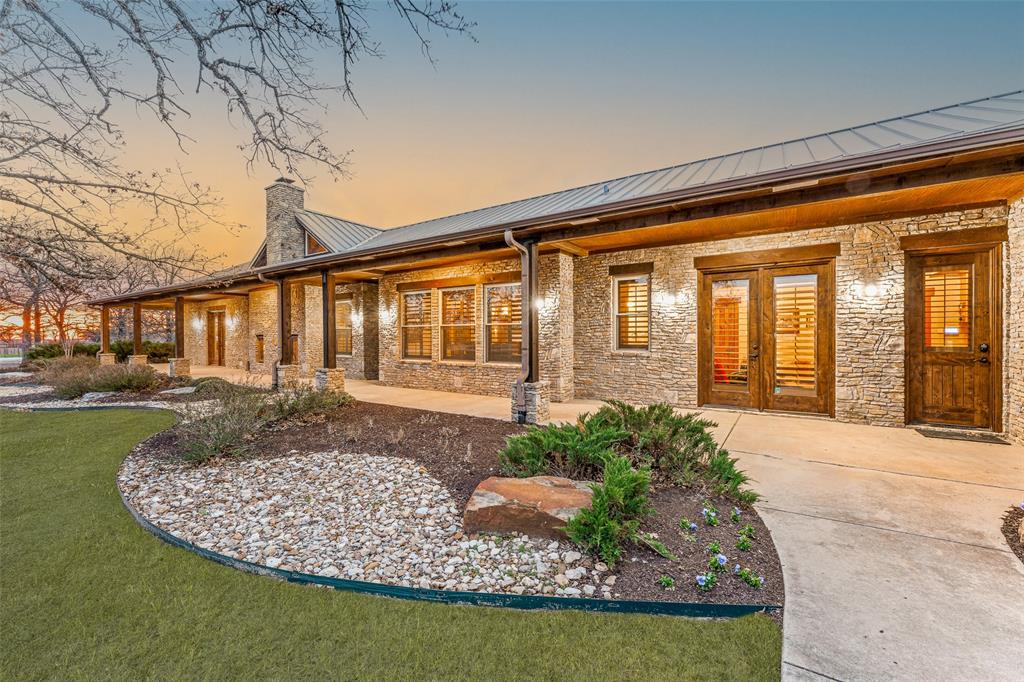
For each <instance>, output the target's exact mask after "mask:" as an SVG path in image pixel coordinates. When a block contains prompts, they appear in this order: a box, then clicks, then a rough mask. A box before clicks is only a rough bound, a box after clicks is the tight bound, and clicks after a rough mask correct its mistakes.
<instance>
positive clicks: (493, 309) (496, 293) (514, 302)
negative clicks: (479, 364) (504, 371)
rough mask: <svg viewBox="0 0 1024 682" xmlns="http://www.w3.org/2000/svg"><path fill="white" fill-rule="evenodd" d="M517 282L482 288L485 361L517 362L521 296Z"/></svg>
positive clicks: (521, 340) (520, 328)
mask: <svg viewBox="0 0 1024 682" xmlns="http://www.w3.org/2000/svg"><path fill="white" fill-rule="evenodd" d="M521 294H522V292H521V291H520V286H519V285H518V284H498V285H493V286H488V287H486V288H485V289H484V299H485V301H486V305H485V307H484V308H485V309H484V314H485V331H484V333H485V335H486V342H487V361H488V362H519V360H520V358H521V357H522V347H523V327H522V320H523V300H522V295H521Z"/></svg>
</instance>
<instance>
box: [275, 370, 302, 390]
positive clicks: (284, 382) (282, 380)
mask: <svg viewBox="0 0 1024 682" xmlns="http://www.w3.org/2000/svg"><path fill="white" fill-rule="evenodd" d="M274 372H275V376H274V386H276V387H277V388H282V387H287V386H294V385H295V384H297V383H298V382H299V366H298V365H275V366H274Z"/></svg>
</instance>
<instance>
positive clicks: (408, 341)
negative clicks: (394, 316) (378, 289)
mask: <svg viewBox="0 0 1024 682" xmlns="http://www.w3.org/2000/svg"><path fill="white" fill-rule="evenodd" d="M430 317H431V316H430V292H429V291H411V292H409V293H405V294H402V357H403V358H409V359H413V360H429V359H430V349H431V344H432V338H431V331H432V330H431V319H430Z"/></svg>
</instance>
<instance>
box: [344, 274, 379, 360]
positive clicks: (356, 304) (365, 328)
mask: <svg viewBox="0 0 1024 682" xmlns="http://www.w3.org/2000/svg"><path fill="white" fill-rule="evenodd" d="M341 294H348V295H351V296H352V353H351V354H350V355H338V356H337V358H336V361H337V363H338V367H343V368H344V369H345V376H347V377H349V378H350V379H376V378H377V372H378V364H377V362H378V358H377V348H378V339H377V336H378V328H377V300H378V299H377V285H376V284H372V283H355V284H344V285H339V286H338V295H339V296H340V295H341Z"/></svg>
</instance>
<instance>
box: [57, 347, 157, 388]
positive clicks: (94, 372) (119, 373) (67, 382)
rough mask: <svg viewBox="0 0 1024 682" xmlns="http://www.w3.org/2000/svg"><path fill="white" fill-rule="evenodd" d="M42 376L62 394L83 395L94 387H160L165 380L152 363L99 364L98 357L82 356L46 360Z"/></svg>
mask: <svg viewBox="0 0 1024 682" xmlns="http://www.w3.org/2000/svg"><path fill="white" fill-rule="evenodd" d="M42 380H43V383H46V384H49V385H51V386H53V388H54V391H55V392H56V393H57V395H58V396H59V397H61V398H80V397H81V396H83V395H85V394H86V393H91V392H93V391H132V392H135V391H144V390H149V389H153V388H157V387H159V386H160V385H161V384H162V383H163V381H164V379H163V377H161V376H160V375H159V374H157V373H156V372H155V371H153V368H152V367H148V366H128V365H99V364H98V363H97V362H96V360H94V359H92V358H88V357H81V356H79V357H71V358H54V359H52V360H48V361H46V365H45V367H44V368H43V371H42Z"/></svg>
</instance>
